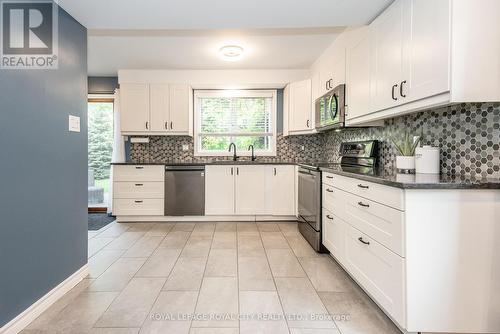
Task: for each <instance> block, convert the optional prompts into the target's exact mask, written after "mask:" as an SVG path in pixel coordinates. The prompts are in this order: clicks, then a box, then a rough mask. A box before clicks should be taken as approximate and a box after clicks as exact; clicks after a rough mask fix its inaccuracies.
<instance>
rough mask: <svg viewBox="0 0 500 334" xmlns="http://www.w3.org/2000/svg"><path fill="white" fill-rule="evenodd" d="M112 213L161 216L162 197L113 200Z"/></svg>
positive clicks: (162, 212)
mask: <svg viewBox="0 0 500 334" xmlns="http://www.w3.org/2000/svg"><path fill="white" fill-rule="evenodd" d="M113 213H114V214H115V215H117V216H163V215H164V209H163V199H159V198H153V199H142V198H141V199H124V198H123V199H122V198H117V199H114V200H113Z"/></svg>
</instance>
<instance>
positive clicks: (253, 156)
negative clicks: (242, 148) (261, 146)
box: [248, 145, 257, 161]
mask: <svg viewBox="0 0 500 334" xmlns="http://www.w3.org/2000/svg"><path fill="white" fill-rule="evenodd" d="M248 150H249V151H250V150H252V161H255V159H257V157H256V156H255V151H254V147H253V145H250V146H248Z"/></svg>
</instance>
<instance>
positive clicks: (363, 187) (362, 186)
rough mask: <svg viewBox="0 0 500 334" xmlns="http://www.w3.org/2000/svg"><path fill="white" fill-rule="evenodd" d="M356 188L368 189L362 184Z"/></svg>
mask: <svg viewBox="0 0 500 334" xmlns="http://www.w3.org/2000/svg"><path fill="white" fill-rule="evenodd" d="M358 187H359V188H362V189H368V188H370V187H369V186H365V185H363V184H358Z"/></svg>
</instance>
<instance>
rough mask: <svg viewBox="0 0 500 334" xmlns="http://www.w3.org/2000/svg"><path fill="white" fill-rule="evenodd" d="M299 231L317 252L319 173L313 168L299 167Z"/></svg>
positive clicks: (319, 203)
mask: <svg viewBox="0 0 500 334" xmlns="http://www.w3.org/2000/svg"><path fill="white" fill-rule="evenodd" d="M298 199H299V201H298V202H299V219H298V222H299V231H300V233H301V234H302V235H303V236H304V238H306V240H307V241H308V242H309V243H310V244H311V246H312V247H313V248H314V250H316V251H317V252H322V251H324V247H323V246H322V244H321V171H319V169H318V168H317V167H315V166H309V165H300V166H299V196H298Z"/></svg>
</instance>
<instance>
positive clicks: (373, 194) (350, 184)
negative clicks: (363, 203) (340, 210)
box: [325, 174, 404, 210]
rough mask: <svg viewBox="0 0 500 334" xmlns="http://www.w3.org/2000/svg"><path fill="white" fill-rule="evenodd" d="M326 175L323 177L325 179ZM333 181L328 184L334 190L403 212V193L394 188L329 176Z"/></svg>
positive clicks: (338, 176) (334, 175)
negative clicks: (334, 188)
mask: <svg viewBox="0 0 500 334" xmlns="http://www.w3.org/2000/svg"><path fill="white" fill-rule="evenodd" d="M326 176H327V175H325V178H326ZM329 176H332V177H333V179H328V180H329V183H330V184H331V185H333V186H334V187H336V188H339V189H341V190H344V191H347V192H350V193H352V194H355V195H358V196H362V197H365V198H368V199H371V200H372V201H375V202H379V203H381V204H384V205H387V206H390V207H393V208H395V209H398V210H404V191H403V189H398V188H394V187H389V186H384V185H381V184H377V183H372V182H367V181H362V180H359V179H355V178H352V177H345V176H341V175H336V174H331V175H329Z"/></svg>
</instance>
